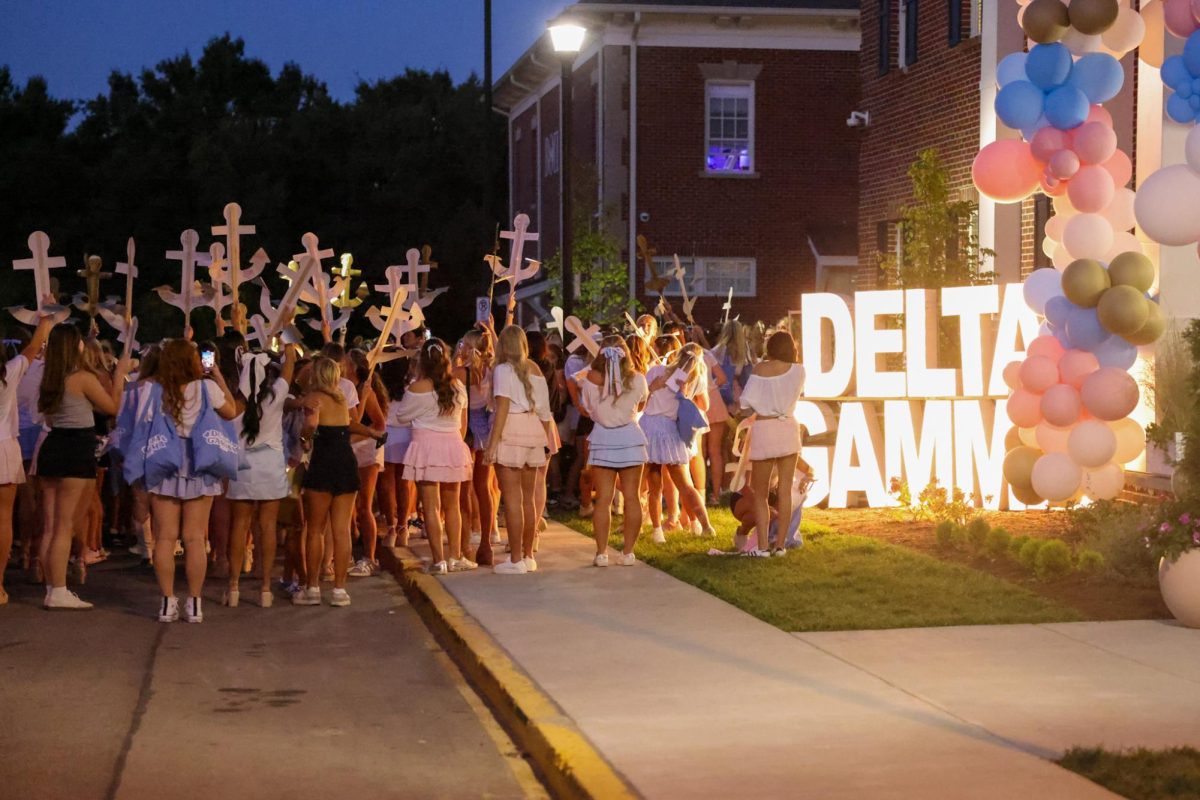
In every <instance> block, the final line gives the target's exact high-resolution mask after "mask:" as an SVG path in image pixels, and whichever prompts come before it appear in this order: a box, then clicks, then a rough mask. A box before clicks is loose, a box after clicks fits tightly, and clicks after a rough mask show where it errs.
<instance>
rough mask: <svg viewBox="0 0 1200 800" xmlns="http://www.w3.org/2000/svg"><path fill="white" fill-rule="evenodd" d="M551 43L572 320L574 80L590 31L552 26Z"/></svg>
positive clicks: (565, 287)
mask: <svg viewBox="0 0 1200 800" xmlns="http://www.w3.org/2000/svg"><path fill="white" fill-rule="evenodd" d="M548 30H549V31H550V43H551V44H552V45H553V46H554V52H556V53H558V57H559V60H560V61H561V63H562V80H561V82H560V83H559V87H558V98H559V100H558V108H559V114H560V118H559V123H558V131H559V134H558V138H559V141H558V153H559V156H558V175H559V195H560V198H559V202H560V204H561V208H562V222H561V226H560V227H561V231H562V233H561V235H562V248H561V249H560V251H559V252H560V254H561V256H562V298H563V300H562V307H563V314H565V315H567V316H570V314H571V312H572V310H573V308H574V305H575V270H574V266H575V265H574V263H573V262H572V260H571V259H572V257H573V254H572V250H573V247H572V245H573V244H574V242H573V239H574V238H575V231H574V226H573V219H574V210H573V209H572V207H571V205H572V203H571V99H572V98H571V95H572V92H571V76H572V72H573V71H574V68H575V57H576V56H577V55H579V50H580V48H582V47H583V39H584V37H585V36H586V35H587V29H586V28H584V27H583V26H582V25H579V24H576V23H574V22H568V21H561V20H560V21H557V22H554V23H552V24H551V25H550V26H549V27H548Z"/></svg>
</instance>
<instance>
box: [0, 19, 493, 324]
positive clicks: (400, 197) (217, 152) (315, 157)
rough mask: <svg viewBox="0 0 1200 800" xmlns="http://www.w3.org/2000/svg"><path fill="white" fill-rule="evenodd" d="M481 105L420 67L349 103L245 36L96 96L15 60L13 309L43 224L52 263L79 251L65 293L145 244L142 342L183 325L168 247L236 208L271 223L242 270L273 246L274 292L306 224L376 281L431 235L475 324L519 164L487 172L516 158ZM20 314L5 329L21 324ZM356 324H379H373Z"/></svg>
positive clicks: (7, 190)
mask: <svg viewBox="0 0 1200 800" xmlns="http://www.w3.org/2000/svg"><path fill="white" fill-rule="evenodd" d="M483 97H484V92H483V86H482V84H481V83H480V81H479V80H478V79H477V78H475V77H474V76H472V77H471V78H469V79H468V80H466V81H465V82H463V83H460V84H458V85H455V84H454V82H453V81H452V80H451V78H450V76H449V75H448V74H447V73H445V72H434V73H428V72H424V71H415V70H407V71H406V72H405V73H404V74H403V75H400V76H398V77H395V78H392V79H390V80H384V81H379V82H376V83H372V84H368V83H365V82H364V83H360V84H359V86H358V87H357V89H356V93H355V99H354V101H353V102H349V103H339V102H336V101H335V100H333V99H332V98H330V96H329V94H328V92H327V91H326V88H325V86H324V84H322V83H321V82H320V81H318V80H317V79H316V78H314V77H312V76H310V75H305V74H304V73H303V72H302V71H301V69H300V67H299V66H297V65H296V64H288V65H286V66H285V67H283V68H282V69H281V70H280V71H279V74H278V75H274V76H273V75H272V74H271V72H270V70H269V69H268V68H267V65H266V64H264V63H263V62H262V61H259V60H257V59H253V58H248V57H247V56H246V54H245V49H244V45H243V42H242V41H241V40H240V39H233V38H231V37H230V36H229V35H226V36H224V37H221V38H218V39H213V40H212V41H210V42H209V43H208V45H207V46H206V47H205V48H204V51H203V53H202V54H201V56H200V57H199V59H196V60H193V59H192V58H191V57H190V56H189V55H186V54H185V55H183V56H180V57H178V58H173V59H169V60H167V61H163V62H162V63H160V64H158V65H157V66H156V67H155V68H154V69H146V70H143V71H142V73H141V74H140V75H138V76H136V77H134V76H132V75H129V74H125V73H119V72H114V73H113V74H112V75H111V76H110V78H109V81H108V93H107V94H106V95H102V96H99V97H96V98H95V99H93V100H90V101H86V102H77V101H72V100H64V99H59V98H55V97H53V96H52V95H51V94H50V92H49V90H48V88H47V86H46V83H45V81H44V80H42V79H41V78H31V79H30V80H29V81H28V82H27V83H26V85H25V86H24V87H23V88H22V87H18V86H16V85H14V83H13V81H12V78H11V75H10V73H9V71H8V69H7V68H5V67H0V269H3V270H4V272H5V273H6V277H5V279H4V280H3V281H0V304H2V305H4V306H9V305H17V304H19V305H25V306H31V305H32V304H33V298H34V290H33V276H32V274H31V273H29V272H14V271H13V270H12V269H11V266H10V265H11V261H12V260H13V259H15V258H26V257H28V256H29V251H28V248H27V246H26V238H27V237H28V235H29V233H30V232H32V231H34V230H39V229H40V230H45V231H46V232H47V233H48V234H49V235H50V239H51V255H60V256H65V257H66V258H67V264H68V266H67V268H65V269H59V270H55V271H54V272H53V273H52V275H53V276H54V277H55V278H56V279H57V280H58V282H59V284H60V289H61V291H62V292H63V293H66V294H69V293H72V292H75V291H82V290H83V279H82V278H79V277H77V276H76V275H75V271H76V270H77V269H79V268H81V267H82V266H83V264H82V257H83V254H84V253H85V252H87V253H97V254H100V255H101V256H102V257H103V259H104V265H105V269H106V270H108V271H111V268H112V266H113V264H114V263H115V262H117V261H123V260H124V255H125V241H126V239H127V238H128V237H129V236H134V237H135V238H136V240H137V253H138V255H137V262H138V265H139V268H140V273H141V274H140V276H139V278H138V281H137V283H136V286H135V292H136V299H135V304H134V305H135V313H136V314H137V316H138V317H139V321H140V322H141V326H142V331H143V332H144V333H145V335H141V336H139V338H141V339H142V340H143V341H146V340H147V339H149V338H151V337H157V336H163V335H171V334H175V335H177V334H178V333H179V331H180V329H181V327H182V315H181V314H180V313H179V312H178V311H177V310H176V309H174V308H172V307H170V306H167V305H165V304H164V303H163V302H162V301H160V300H159V298H158V297H157V295H155V294H154V293H153V292H152V289H153V287H156V286H161V285H163V284H170V285H172V286H173V287H175V288H176V289H178V286H179V280H180V272H179V266H178V262H169V261H167V260H166V259H165V257H164V253H165V252H166V251H167V250H176V249H178V248H179V235H180V233H181V232H182V231H183V230H184V229H186V228H195V229H196V230H197V231H199V233H200V235H201V247H207V245H208V243H209V242H211V241H212V240H213V237H212V236H211V234H210V232H209V231H210V227H211V226H212V225H219V224H223V222H222V219H221V210H222V208H223V207H224V205H225V204H226V203H228V202H230V201H236V202H238V203H239V204H240V205H241V206H242V209H243V218H244V221H245V222H246V223H248V224H253V225H256V226H257V230H258V234H257V235H255V236H251V237H249V238H247V239H245V240H243V246H242V249H243V258H242V260H243V265H245V266H248V260H249V257H250V255H251V254H252V253H253V252H254V251H255V250H256V249H257V248H258V247H260V246H262V247H264V248H265V249H266V251H267V253H268V254H269V255H270V257H271V264H270V266H268V268H267V270H266V272H267V273H269V274H270V275H271V277H270V278H269V279H268V280H269V282H270V283H271V285H272V295H273V297H274V298H275V299H276V300H278V299H279V297H280V296H281V294H282V291H283V288H282V287H283V286H284V283H283V281H282V280H281V279H279V278H277V277H275V273H274V268H275V264H276V263H278V262H281V261H282V262H285V263H286V261H287V260H288V259H289V258H290V257H291V255H292V254H294V253H298V252H301V251H302V250H303V247H302V246H301V244H300V236H301V234H302V233H304V232H305V231H309V230H311V231H314V232H316V233H317V234H318V235H319V236H320V238H321V244H322V247H330V248H334V249H335V252H337V253H342V252H346V251H349V252H352V253H353V254H354V259H355V268H356V269H361V270H363V276H362V277H361V278H359V279H356V280H362V279H366V280H368V281H369V282H370V283H382V282H383V270H384V268H385V267H386V266H388V265H390V264H403V263H404V254H405V251H406V250H407V249H408V248H410V247H420V246H421V245H423V244H429V245H431V246H432V248H433V259H434V260H435V261H437V262H438V264H439V268H438V269H437V270H436V271H435V272H434V273H433V274H432V276H431V278H430V286H431V287H437V286H443V285H449V286H450V287H451V291H450V292H448V293H447V294H446V295H445V296H443V297H441V298H439V299H438V300H437V301H435V303H434V305H433V306H432V307H431V309H430V311H431V314H432V318H433V320H434V321H436V322H437V324H438V327H443V328H444V329H445V330H447V331H456V330H461V329H462V327H464V326H465V325H467V324H469V323H470V321H471V320H472V318H473V317H472V309H473V298H474V297H475V296H476V295H479V294H481V293H484V292H486V287H487V284H488V280H489V276H488V274H487V272H486V267H485V266H484V264H483V261H482V256H483V255H484V253H485V252H486V251H488V250H490V248H491V243H492V239H493V233H494V230H495V225H496V223H497V222H499V221H500V220H499V219H498V218H497V219H493V218H491V216H497V217H498V216H499V215H501V214H502V213H503V211H502V210H503V209H504V202H503V199H502V198H503V196H504V194H503V186H504V179H503V173H502V172H500V171H499V170H497V172H496V174H493V175H492V176H490V178H491V180H489V176H488V175H486V174H485V167H484V165H485V164H488V163H491V164H494V165H502V164H503V163H504V157H503V149H504V134H503V126H501V125H499V124H498V123H497V122H496V121H494V120H491V121H489V118H488V117H487V116H486V114H487V113H489V112H488V111H487V109H485V108H484V107H483ZM487 148H491V149H492V157H491V159H490V161H489V159H488V158H487ZM489 186H490V187H491V191H492V195H491V196H490V197H488V196H486V195H487V193H488V189H487V187H489ZM488 209H492V210H493V211H491V212H489V211H488ZM335 265H336V260H331V261H330V262H327V266H328V268H330V269H331V268H332V267H333V266H335ZM201 273H204V271H203V270H200V271H198V274H197V277H201ZM203 277H204V278H207V274H206V273H204V274H203ZM123 281H124V278H123V277H117V278H113V279H109V280H108V281H107V282H106V283H105V285H104V287H103V289H104V293H105V294H116V295H123V293H124V283H123ZM372 294H373V296H372V298H371V301H369V302H376V303H378V304H380V305H382V302H381V301H382V300H383V295H382V294H377V293H374V292H373V293H372ZM243 302H245V303H246V304H247V305H248V306H249V308H250V311H251V313H253V312H254V310H255V309H256V308H257V302H258V294H257V291H253V290H250V289H246V288H244V289H243ZM226 316H228V311H226ZM4 317H5V319H4V320H2V321H0V325H3V326H7V325H9V324H11V322H12V321H11V318H8V315H7V314H5V315H4ZM193 325H194V327H195V328H196V332H197V335H198V336H204V335H207V334H208V333H209V332H211V331H212V329H213V315H212V312H211V310H201V311H200V312H198V313H196V314H194V316H193ZM352 326H354V327H353V331H355V332H362V333H367V332H368V331H371V330H373V329H371V328H370V327H369V325H368V324H367V323H365V321H363V320H361V319H360V318H359V317H357V316H356V318H355V320H354V321H353V322H352Z"/></svg>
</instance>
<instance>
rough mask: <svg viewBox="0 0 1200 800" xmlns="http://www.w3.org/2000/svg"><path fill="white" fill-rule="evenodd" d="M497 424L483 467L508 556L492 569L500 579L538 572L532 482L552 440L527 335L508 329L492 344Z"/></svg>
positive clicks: (542, 383)
mask: <svg viewBox="0 0 1200 800" xmlns="http://www.w3.org/2000/svg"><path fill="white" fill-rule="evenodd" d="M492 386H493V391H494V396H495V403H496V418H495V421H494V423H493V425H492V434H491V438H490V439H489V440H488V445H487V454H486V457H487V461H488V463H492V464H495V465H496V471H497V473H498V474H499V476H500V493H501V496H503V498H504V519H505V522H506V527H507V529H508V542H509V550H510V551H511V555H510V557H509V560H508V561H502V562H500V563H498V564H496V566H495V567H494V568H493V569H494V571H495V572H496V573H497V574H500V575H523V574H525V573H526V572H533V571H535V570H537V561H535V560H534V558H533V542H534V537H535V536H536V535H537V522H538V515H537V498H536V485H535V484H536V481H537V473H538V470H539V469H540V468H541V467H542V466H544V465H545V464H546V461H547V453H548V452H549V447H550V441H551V434H550V432H549V426H550V425H551V424H552V423H553V421H554V417H553V415H552V414H551V413H550V389H549V386H548V385H547V383H546V378H545V376H544V375H542V371H541V370H540V369H539V368H538V366H537V364H535V363H533V362H532V361H530V360H529V343H528V342H527V341H526V339H525V331H523V330H521V329H520V328H519V327H517V326H516V325H507V326H505V328H504V330H502V331H501V332H500V336H499V337H498V339H497V342H496V368H495V370H494V371H493V372H492Z"/></svg>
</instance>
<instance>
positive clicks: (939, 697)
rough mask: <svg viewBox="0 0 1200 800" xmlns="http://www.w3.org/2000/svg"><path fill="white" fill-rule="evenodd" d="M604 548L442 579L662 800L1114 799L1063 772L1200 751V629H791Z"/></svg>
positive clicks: (612, 756)
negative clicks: (1131, 749)
mask: <svg viewBox="0 0 1200 800" xmlns="http://www.w3.org/2000/svg"><path fill="white" fill-rule="evenodd" d="M417 544H418V547H419V548H420V547H422V546H423V542H417ZM592 552H593V548H592V544H591V542H590V541H589V540H587V539H585V538H583V537H582V536H579V535H578V534H576V533H574V532H573V531H570V530H568V529H566V528H564V527H562V526H559V525H556V524H554V523H551V528H550V531H549V532H548V533H547V534H545V535H543V537H542V542H541V552H540V553H539V554H538V564H539V566H540V569H539V571H538V573H537V574H535V575H529V576H497V575H493V574H490V572H486V571H484V570H480V573H475V574H456V575H451V576H448V577H447V578H445V579H444V580H443V585H444V586H445V587H446V588H447V589H448V590H449V591H450V593H451V594H452V595H453V596H454V598H455V599H456V600H457V601H458V602H459V603H460V604H461V605H462V606H463V608H464V609H465V610H466V611H467V612H468V613H469V614H471V615H472V616H473V617H474V618H475V619H476V620H478V621H479V623H480V624H482V626H483V627H484V628H485V629H486V630H487V631H488V632H489V633H490V634H491V635H492V636H493V637H494V638H495V639H496V640H497V641H498V642H499V643H500V645H501V646H503V647H504V648H505V649H506V650H507V651H508V653H509V654H510V655H511V656H512V658H513V659H514V661H515V662H516V663H517V664H518V665H519V666H520V667H521V668H522V669H524V670H525V672H526V673H528V675H529V676H530V677H531V678H532V679H533V680H534V681H535V682H536V683H537V684H539V685H540V687H541V688H542V690H544V691H545V692H546V694H548V695H549V696H550V697H552V698H553V699H554V700H555V701H556V702H557V703H558V705H559V706H561V708H562V709H563V710H564V711H565V712H566V714H567V715H569V716H570V717H571V718H572V719H573V720H574V722H575V723H576V725H578V727H579V728H580V730H581V731H582V732H583V733H584V735H586V736H587V737H588V738H589V739H590V740H591V742H592V743H593V744H594V745H595V746H596V748H597V749H598V750H599V751H600V753H601V754H602V755H603V756H604V757H605V758H607V759H608V760H609V761H610V763H612V764H613V765H614V767H615V768H616V769H617V770H618V771H619V772H620V773H621V774H623V775H624V776H625V778H626V779H628V780H629V781H630V783H632V784H633V786H634V787H635V788H636V789H637V790H638V791H639V792H641V793H642V794H643V795H645V796H646V797H652V798H655V797H661V798H677V797H689V798H691V797H729V796H757V797H789V798H810V797H811V798H834V797H847V798H850V797H853V798H864V797H870V798H883V797H906V798H932V797H936V798H951V797H971V798H993V797H994V798H1012V797H1017V796H1028V797H1055V798H1093V797H1094V798H1101V797H1112V796H1113V795H1111V794H1110V793H1108V792H1106V791H1105V790H1103V789H1101V788H1099V787H1097V786H1095V785H1094V784H1092V783H1090V782H1089V781H1087V780H1085V779H1083V778H1081V777H1078V776H1076V775H1074V774H1073V773H1070V772H1068V771H1066V770H1063V769H1060V768H1059V767H1057V766H1055V765H1054V764H1052V763H1050V762H1049V761H1047V760H1045V759H1046V758H1049V757H1053V756H1054V755H1056V754H1057V753H1059V752H1061V751H1062V750H1064V749H1066V748H1068V747H1070V746H1072V745H1077V744H1078V745H1096V744H1104V745H1107V746H1112V747H1124V746H1131V745H1135V744H1142V745H1147V746H1162V745H1168V744H1192V745H1200V691H1198V690H1200V632H1197V631H1189V630H1186V629H1183V628H1179V627H1176V626H1173V625H1170V624H1165V623H1159V622H1145V623H1142V622H1132V623H1125V622H1121V623H1103V624H1101V623H1096V624H1089V623H1083V624H1074V625H1045V626H1027V625H1026V626H999V627H978V628H945V629H920V630H899V631H864V632H846V633H820V634H789V633H785V632H783V631H780V630H778V629H776V628H774V627H771V626H769V625H767V624H766V623H763V622H760V621H759V620H757V619H755V618H753V617H751V616H749V615H748V614H745V613H743V612H741V611H739V610H738V609H736V608H734V607H732V606H730V605H728V604H726V603H724V602H723V601H720V600H717V599H716V598H714V597H711V596H710V595H708V594H706V593H704V592H702V591H700V590H698V589H695V588H693V587H691V586H689V585H687V584H684V583H682V582H680V581H677V580H675V579H674V578H671V577H670V576H668V575H666V574H664V573H661V572H659V571H657V570H655V569H652V568H650V567H647V566H645V565H642V564H639V565H637V566H635V567H632V568H629V567H618V566H611V567H609V568H607V569H596V568H593V567H591V565H590V563H591V554H592ZM421 554H422V555H424V554H425V553H424V552H422V553H421Z"/></svg>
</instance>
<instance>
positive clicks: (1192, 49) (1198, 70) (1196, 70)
mask: <svg viewBox="0 0 1200 800" xmlns="http://www.w3.org/2000/svg"><path fill="white" fill-rule="evenodd" d="M1196 33H1200V31H1197V32H1196ZM1196 33H1193V34H1192V35H1191V36H1189V37H1188V38H1187V42H1185V43H1184V45H1183V63H1184V64H1185V65H1186V66H1187V68H1188V72H1190V73H1192V75H1200V36H1197V35H1196Z"/></svg>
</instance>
